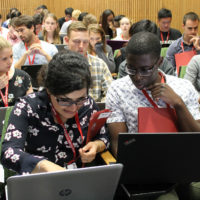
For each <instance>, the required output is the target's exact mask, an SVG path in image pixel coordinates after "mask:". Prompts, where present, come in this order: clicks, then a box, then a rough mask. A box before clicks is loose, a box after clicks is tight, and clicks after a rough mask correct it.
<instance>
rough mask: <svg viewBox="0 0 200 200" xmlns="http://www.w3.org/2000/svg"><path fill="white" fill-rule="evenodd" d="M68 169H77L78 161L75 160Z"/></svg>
mask: <svg viewBox="0 0 200 200" xmlns="http://www.w3.org/2000/svg"><path fill="white" fill-rule="evenodd" d="M67 169H77V165H76V163H75V162H74V163H72V164H70V165H67Z"/></svg>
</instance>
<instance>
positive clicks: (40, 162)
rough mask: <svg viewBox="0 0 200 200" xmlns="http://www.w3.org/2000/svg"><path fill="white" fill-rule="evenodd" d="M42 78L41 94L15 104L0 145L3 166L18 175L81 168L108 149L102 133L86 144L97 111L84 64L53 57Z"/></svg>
mask: <svg viewBox="0 0 200 200" xmlns="http://www.w3.org/2000/svg"><path fill="white" fill-rule="evenodd" d="M41 73H42V77H43V84H44V90H42V91H40V92H37V93H33V94H31V95H29V96H27V97H24V98H21V99H20V100H19V101H18V103H16V105H15V107H14V109H13V111H12V113H11V116H10V121H9V124H8V128H7V133H6V135H5V139H4V143H3V148H2V164H3V165H4V166H5V167H7V168H10V169H13V170H14V171H16V172H18V173H20V174H24V173H39V172H49V171H58V170H65V168H76V167H80V166H81V165H82V163H90V162H91V161H93V160H94V159H95V156H96V154H97V153H98V152H101V151H103V150H104V149H105V148H107V147H108V145H109V141H108V137H107V134H106V131H105V127H102V128H101V130H100V131H99V132H98V133H97V135H96V136H95V137H94V138H93V140H92V141H90V142H89V143H87V144H85V142H86V138H87V131H88V123H89V120H90V117H91V115H92V114H93V113H95V112H96V111H97V110H98V109H97V106H96V104H95V102H94V100H93V99H92V98H91V97H89V96H88V90H89V88H90V85H91V75H90V71H89V64H88V62H87V60H86V58H84V57H83V56H82V55H80V54H78V53H75V52H71V51H67V52H62V53H58V54H56V55H55V56H54V57H53V59H52V60H51V61H50V63H49V65H48V68H45V69H43V71H42V72H41Z"/></svg>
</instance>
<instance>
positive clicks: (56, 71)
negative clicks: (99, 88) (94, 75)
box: [44, 50, 91, 95]
mask: <svg viewBox="0 0 200 200" xmlns="http://www.w3.org/2000/svg"><path fill="white" fill-rule="evenodd" d="M44 86H45V88H46V89H48V90H49V92H50V93H51V94H53V95H64V94H68V93H71V92H73V91H76V90H81V89H83V88H87V90H89V88H90V86H91V74H90V70H89V64H88V61H87V59H86V58H85V57H84V56H83V55H81V54H79V53H77V52H73V51H70V50H67V51H63V52H59V53H57V54H56V55H54V56H53V58H52V60H51V61H50V62H49V65H48V70H47V73H46V76H45V77H44Z"/></svg>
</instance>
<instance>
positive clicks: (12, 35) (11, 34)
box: [7, 18, 21, 46]
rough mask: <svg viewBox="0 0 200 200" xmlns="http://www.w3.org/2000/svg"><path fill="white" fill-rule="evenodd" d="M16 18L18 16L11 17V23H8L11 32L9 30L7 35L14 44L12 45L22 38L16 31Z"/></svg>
mask: <svg viewBox="0 0 200 200" xmlns="http://www.w3.org/2000/svg"><path fill="white" fill-rule="evenodd" d="M15 19H16V18H13V19H11V20H10V22H9V24H8V29H9V32H8V35H7V40H8V41H9V42H10V43H11V44H12V46H14V45H15V44H18V43H20V42H21V39H20V38H19V35H18V33H17V32H16V31H15V28H14V20H15Z"/></svg>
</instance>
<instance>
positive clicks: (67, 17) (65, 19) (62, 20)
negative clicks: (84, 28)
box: [58, 7, 74, 29]
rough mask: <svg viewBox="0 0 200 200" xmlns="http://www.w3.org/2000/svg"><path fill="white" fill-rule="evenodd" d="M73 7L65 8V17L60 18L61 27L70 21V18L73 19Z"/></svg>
mask: <svg viewBox="0 0 200 200" xmlns="http://www.w3.org/2000/svg"><path fill="white" fill-rule="evenodd" d="M73 10H74V9H73V8H71V7H69V8H66V9H65V17H61V18H59V19H58V24H59V28H60V29H61V27H62V25H63V24H64V23H65V22H68V21H69V20H71V18H72V12H73Z"/></svg>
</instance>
